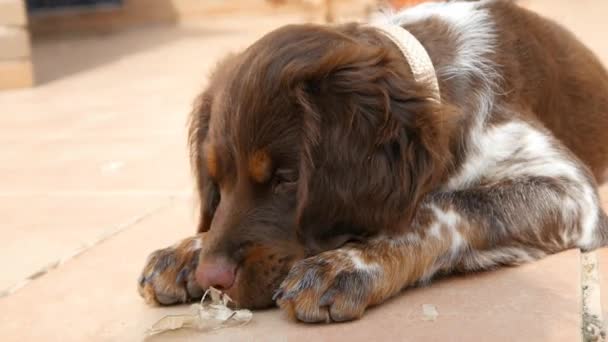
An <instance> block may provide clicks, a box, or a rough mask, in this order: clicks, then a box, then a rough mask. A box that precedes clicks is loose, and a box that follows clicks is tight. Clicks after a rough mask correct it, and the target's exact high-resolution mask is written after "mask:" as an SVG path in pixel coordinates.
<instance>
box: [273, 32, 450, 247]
mask: <svg viewBox="0 0 608 342" xmlns="http://www.w3.org/2000/svg"><path fill="white" fill-rule="evenodd" d="M327 30H329V29H327ZM333 30H335V31H334V32H327V31H324V32H323V33H324V34H318V35H316V36H315V38H314V40H310V41H309V40H304V41H303V42H301V44H302V45H301V46H305V45H306V44H308V46H306V48H307V53H306V54H304V56H308V58H306V57H302V58H298V59H295V60H294V61H293V62H292V63H291V64H290V65H289V68H286V70H287V71H288V72H289V77H286V78H284V79H287V80H290V81H291V82H293V83H292V84H290V85H289V86H291V88H292V89H293V94H294V97H295V99H296V102H297V103H298V105H299V107H300V109H301V127H302V128H301V134H302V138H301V139H302V142H301V159H300V166H299V179H298V202H297V217H296V219H297V222H299V234H300V235H301V237H302V238H303V239H304V240H311V241H312V240H316V241H319V240H323V239H326V240H334V241H343V240H345V239H344V238H340V237H339V236H337V235H343V234H344V232H348V233H351V232H357V234H374V233H376V232H378V231H379V230H382V231H387V230H390V229H397V227H391V226H390V225H395V226H396V225H397V224H396V223H397V222H398V221H399V222H401V223H403V222H404V221H407V220H409V219H410V216H411V215H412V213H413V211H414V210H415V208H416V206H417V204H418V202H419V200H420V198H421V196H422V194H424V193H425V192H427V191H428V190H429V189H430V187H431V186H432V184H435V183H436V182H437V181H438V179H439V178H441V176H442V174H443V171H444V170H445V168H446V166H447V158H446V156H447V155H449V154H448V153H447V149H448V140H447V137H448V136H449V133H448V132H447V128H448V123H447V122H446V120H445V119H446V117H445V116H444V114H443V113H441V112H442V109H443V108H442V107H441V106H440V104H439V103H437V102H436V101H435V100H433V94H432V88H430V87H429V85H427V84H419V83H417V82H415V80H414V79H413V77H412V75H411V72H410V71H409V68H408V65H407V63H406V62H405V59H404V58H403V56H402V55H400V53H399V51H398V50H397V49H390V48H389V47H388V46H390V45H389V44H390V42H388V41H378V40H382V39H383V38H379V37H376V38H375V39H376V41H374V38H370V35H372V33H371V32H369V30H371V29H369V28H362V27H359V26H356V25H349V26H344V27H341V28H340V27H338V28H335V29H333ZM356 31H358V32H356ZM361 37H364V38H361ZM328 46H331V48H327V47H328ZM398 226H399V227H403V226H404V225H403V224H399V225H398ZM327 248H335V246H329V245H328V246H327Z"/></svg>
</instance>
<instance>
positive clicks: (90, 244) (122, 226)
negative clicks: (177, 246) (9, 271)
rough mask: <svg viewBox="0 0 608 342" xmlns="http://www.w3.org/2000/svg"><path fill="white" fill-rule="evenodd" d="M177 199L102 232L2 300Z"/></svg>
mask: <svg viewBox="0 0 608 342" xmlns="http://www.w3.org/2000/svg"><path fill="white" fill-rule="evenodd" d="M175 198H176V197H175V196H172V197H169V201H168V202H166V203H163V204H161V205H158V206H156V207H154V208H152V209H150V210H148V211H146V212H144V213H143V214H141V215H138V216H136V217H134V218H133V219H131V220H130V221H127V222H126V223H123V224H119V225H118V226H116V227H115V228H114V229H109V230H106V231H104V232H102V233H101V234H100V235H99V236H98V237H97V238H96V239H94V240H93V241H90V242H87V243H84V244H83V245H82V246H80V247H78V248H76V249H75V250H73V251H72V252H71V253H69V254H66V255H64V256H63V257H61V258H59V259H57V260H54V261H52V262H50V263H49V264H47V265H46V266H44V267H42V268H40V269H38V270H37V271H35V272H33V273H32V274H30V275H29V276H27V277H25V278H23V279H21V280H20V281H18V282H16V283H15V284H13V285H12V286H9V287H8V288H6V289H4V290H2V291H0V298H3V297H7V296H9V295H11V294H13V293H15V292H17V291H19V290H20V289H21V288H23V287H25V286H26V285H27V284H29V283H30V282H32V281H33V280H35V279H38V278H40V277H42V276H44V275H45V274H47V273H49V272H50V271H52V270H54V269H56V268H58V267H59V266H61V265H63V264H64V263H66V262H68V261H70V260H72V259H74V258H76V257H77V256H79V255H81V254H83V253H85V252H86V251H88V250H90V249H91V248H93V247H95V246H97V245H99V244H101V243H103V242H104V241H106V240H108V239H109V238H111V237H113V236H115V235H117V234H119V233H121V232H123V231H125V230H127V229H129V228H131V227H132V226H134V225H136V224H137V223H139V222H141V221H143V220H145V219H146V218H148V217H150V216H151V215H153V214H155V213H157V212H159V211H161V210H163V209H166V208H168V207H170V206H171V205H173V204H174V199H175Z"/></svg>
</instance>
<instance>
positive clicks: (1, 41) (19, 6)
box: [0, 0, 33, 90]
mask: <svg viewBox="0 0 608 342" xmlns="http://www.w3.org/2000/svg"><path fill="white" fill-rule="evenodd" d="M30 57H31V48H30V37H29V32H28V30H27V15H26V11H25V4H24V0H0V90H1V89H11V88H21V87H28V86H31V85H32V83H33V79H32V78H33V76H32V63H31V58H30Z"/></svg>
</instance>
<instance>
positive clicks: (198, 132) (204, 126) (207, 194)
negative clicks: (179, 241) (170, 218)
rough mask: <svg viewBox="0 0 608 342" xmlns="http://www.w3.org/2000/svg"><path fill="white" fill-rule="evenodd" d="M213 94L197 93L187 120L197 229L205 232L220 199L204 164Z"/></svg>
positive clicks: (208, 91)
mask: <svg viewBox="0 0 608 342" xmlns="http://www.w3.org/2000/svg"><path fill="white" fill-rule="evenodd" d="M212 103H213V96H212V95H211V91H210V90H207V91H206V92H204V93H202V94H201V95H199V96H198V97H197V98H196V100H195V102H194V106H193V109H192V112H191V113H190V118H189V121H188V147H189V149H190V166H191V168H192V172H193V173H194V177H195V180H196V190H197V192H198V196H199V202H200V203H199V205H200V208H199V210H200V214H199V223H198V229H197V231H198V232H199V233H200V232H206V231H208V230H209V227H210V226H211V220H212V219H213V215H214V213H215V209H216V208H217V205H218V204H219V201H220V194H219V189H218V187H217V185H216V184H214V183H213V181H211V179H210V178H209V174H208V170H207V167H206V166H205V153H206V151H205V149H204V148H203V144H204V141H205V138H206V137H207V134H208V132H209V120H210V118H211V106H212Z"/></svg>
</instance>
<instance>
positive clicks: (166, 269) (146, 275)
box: [138, 233, 204, 305]
mask: <svg viewBox="0 0 608 342" xmlns="http://www.w3.org/2000/svg"><path fill="white" fill-rule="evenodd" d="M203 236H204V233H203V234H198V235H195V236H193V237H189V238H187V239H184V240H182V241H180V242H178V243H176V244H175V245H173V246H171V247H168V248H165V249H159V250H157V251H155V252H154V253H152V254H150V256H149V257H148V260H147V261H146V265H145V266H144V270H143V272H142V274H141V276H140V277H139V282H138V290H139V293H140V294H141V296H142V297H144V299H145V300H146V302H148V303H149V304H160V305H170V304H179V303H186V302H188V301H191V300H194V299H198V298H201V296H202V295H203V291H202V289H201V288H200V287H199V286H198V284H197V283H196V280H195V278H194V273H195V271H196V267H197V265H198V257H199V254H200V250H201V247H202V244H203Z"/></svg>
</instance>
